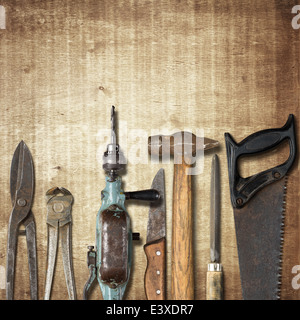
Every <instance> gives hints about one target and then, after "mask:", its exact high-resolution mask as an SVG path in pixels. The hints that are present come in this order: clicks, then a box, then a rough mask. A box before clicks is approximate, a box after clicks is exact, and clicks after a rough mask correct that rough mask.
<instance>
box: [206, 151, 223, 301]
mask: <svg viewBox="0 0 300 320" xmlns="http://www.w3.org/2000/svg"><path fill="white" fill-rule="evenodd" d="M210 193H211V194H210V263H209V264H208V270H207V274H206V300H223V270H222V265H221V263H220V218H221V215H220V165H219V158H218V156H217V155H216V154H215V155H214V156H213V158H212V166H211V190H210Z"/></svg>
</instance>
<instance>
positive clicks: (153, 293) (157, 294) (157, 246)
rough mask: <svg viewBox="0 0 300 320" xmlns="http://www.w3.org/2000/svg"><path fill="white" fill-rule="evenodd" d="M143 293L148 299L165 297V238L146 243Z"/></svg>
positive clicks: (162, 298)
mask: <svg viewBox="0 0 300 320" xmlns="http://www.w3.org/2000/svg"><path fill="white" fill-rule="evenodd" d="M144 251H145V253H146V256H147V268H146V272H145V293H146V297H147V299H148V300H165V299H166V238H161V239H159V240H156V241H153V242H150V243H147V244H146V245H145V246H144Z"/></svg>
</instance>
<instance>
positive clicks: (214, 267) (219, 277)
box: [206, 263, 223, 300]
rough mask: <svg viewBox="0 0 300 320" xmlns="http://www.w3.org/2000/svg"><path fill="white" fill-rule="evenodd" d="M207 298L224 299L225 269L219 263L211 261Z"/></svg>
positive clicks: (207, 282) (207, 277) (207, 276)
mask: <svg viewBox="0 0 300 320" xmlns="http://www.w3.org/2000/svg"><path fill="white" fill-rule="evenodd" d="M206 300H223V271H222V266H221V264H219V263H210V264H209V265H208V271H207V274H206Z"/></svg>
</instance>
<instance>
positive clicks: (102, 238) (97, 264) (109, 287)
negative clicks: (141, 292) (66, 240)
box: [83, 106, 160, 300]
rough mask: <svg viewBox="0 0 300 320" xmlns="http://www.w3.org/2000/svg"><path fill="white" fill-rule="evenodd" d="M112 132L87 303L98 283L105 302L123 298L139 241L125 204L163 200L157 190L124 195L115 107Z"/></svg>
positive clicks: (90, 260)
mask: <svg viewBox="0 0 300 320" xmlns="http://www.w3.org/2000/svg"><path fill="white" fill-rule="evenodd" d="M111 128H112V130H111V143H110V144H108V146H107V151H106V152H105V153H104V156H103V169H104V170H105V171H106V177H105V181H106V186H105V188H104V190H103V191H102V192H101V200H102V203H101V207H100V210H99V211H98V214H97V220H96V250H94V247H93V246H89V247H88V250H89V251H88V267H89V272H90V277H89V279H88V281H87V282H86V284H85V287H84V290H83V299H87V298H88V293H89V290H90V288H91V286H92V284H93V282H94V281H95V280H96V279H97V280H98V283H99V285H100V289H101V292H102V297H103V299H104V300H121V299H122V298H123V295H124V292H125V289H126V286H127V283H128V280H129V277H130V271H131V265H132V240H138V239H139V234H137V233H132V231H131V222H130V217H129V214H128V212H127V211H126V208H125V200H129V199H135V200H146V201H156V200H158V199H159V198H160V194H159V192H158V191H157V190H154V189H149V190H143V191H135V192H123V190H122V188H121V183H122V181H121V177H120V176H119V173H120V172H121V171H122V170H124V169H125V158H124V155H123V153H122V152H121V150H120V148H119V144H118V143H117V139H116V129H115V108H114V106H113V107H112V111H111Z"/></svg>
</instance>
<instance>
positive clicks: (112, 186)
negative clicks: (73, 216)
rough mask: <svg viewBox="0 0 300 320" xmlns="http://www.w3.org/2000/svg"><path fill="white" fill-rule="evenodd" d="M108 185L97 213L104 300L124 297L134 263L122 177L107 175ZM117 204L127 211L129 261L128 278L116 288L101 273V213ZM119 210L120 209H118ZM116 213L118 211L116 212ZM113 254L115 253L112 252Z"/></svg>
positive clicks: (98, 268)
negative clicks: (111, 179)
mask: <svg viewBox="0 0 300 320" xmlns="http://www.w3.org/2000/svg"><path fill="white" fill-rule="evenodd" d="M105 181H106V186H105V188H104V190H103V191H102V193H101V194H102V204H101V208H100V210H99V211H98V214H97V222H96V252H97V257H96V270H97V271H96V272H97V280H98V282H99V285H100V288H101V292H102V296H103V299H104V300H121V299H122V298H123V295H124V292H125V289H126V286H127V283H128V280H129V277H130V269H131V263H132V231H131V224H130V218H129V215H128V213H127V211H126V208H125V195H124V193H123V190H122V188H121V184H122V180H121V178H120V177H117V178H116V179H115V180H114V181H110V178H109V177H108V176H106V177H105ZM112 205H117V206H118V208H120V209H121V210H120V209H119V210H120V211H121V212H125V214H126V223H127V233H128V249H127V250H128V251H127V252H128V261H127V272H128V273H127V280H126V281H125V282H123V283H122V284H118V283H116V284H115V286H116V287H115V288H112V287H111V284H110V285H108V283H106V282H104V281H103V280H102V279H101V275H100V268H101V263H102V255H101V254H102V252H101V248H102V243H101V239H102V232H103V226H102V219H101V215H102V213H103V211H105V210H107V209H108V208H109V207H110V206H112ZM117 210H118V209H117ZM114 214H115V215H116V214H117V213H114ZM115 240H116V243H117V245H118V241H119V242H120V241H121V242H122V241H123V239H122V238H119V239H115ZM119 245H122V243H119ZM112 254H113V253H112Z"/></svg>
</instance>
